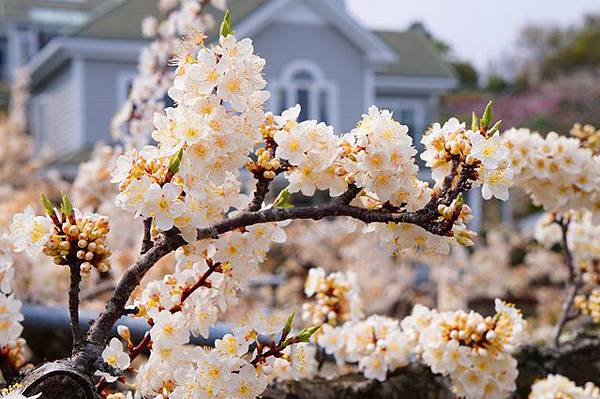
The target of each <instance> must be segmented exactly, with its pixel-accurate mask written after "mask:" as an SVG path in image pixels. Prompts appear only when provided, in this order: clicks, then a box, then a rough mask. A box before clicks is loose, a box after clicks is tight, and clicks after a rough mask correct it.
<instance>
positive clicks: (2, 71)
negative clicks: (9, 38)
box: [0, 38, 8, 81]
mask: <svg viewBox="0 0 600 399" xmlns="http://www.w3.org/2000/svg"><path fill="white" fill-rule="evenodd" d="M6 53H7V43H6V39H5V38H0V80H3V81H4V80H7V72H6V71H7V70H8V66H7V59H6V58H7V57H6V55H7V54H6Z"/></svg>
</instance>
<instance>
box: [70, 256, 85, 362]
mask: <svg viewBox="0 0 600 399" xmlns="http://www.w3.org/2000/svg"><path fill="white" fill-rule="evenodd" d="M69 269H70V271H71V284H70V286H69V318H70V321H71V333H72V335H73V350H74V351H75V349H78V348H79V347H80V346H81V344H82V342H83V335H82V333H81V326H80V325H79V290H80V288H79V285H80V284H81V269H80V268H79V264H78V263H77V262H73V263H70V264H69Z"/></svg>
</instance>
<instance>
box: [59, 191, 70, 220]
mask: <svg viewBox="0 0 600 399" xmlns="http://www.w3.org/2000/svg"><path fill="white" fill-rule="evenodd" d="M60 196H61V197H62V204H61V206H60V211H61V212H62V213H63V214H64V215H65V216H67V217H68V216H71V213H73V204H72V203H71V200H70V199H69V196H68V195H67V193H65V192H64V191H61V192H60Z"/></svg>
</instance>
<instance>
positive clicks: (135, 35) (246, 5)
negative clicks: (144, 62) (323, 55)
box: [0, 0, 454, 78]
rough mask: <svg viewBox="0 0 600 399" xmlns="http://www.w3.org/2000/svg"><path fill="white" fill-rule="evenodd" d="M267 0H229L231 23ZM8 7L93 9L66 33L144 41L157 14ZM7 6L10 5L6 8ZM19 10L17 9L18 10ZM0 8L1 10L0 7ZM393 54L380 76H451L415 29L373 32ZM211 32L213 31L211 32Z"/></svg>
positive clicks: (130, 6) (124, 6)
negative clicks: (144, 29) (146, 24)
mask: <svg viewBox="0 0 600 399" xmlns="http://www.w3.org/2000/svg"><path fill="white" fill-rule="evenodd" d="M268 1H269V0H229V1H228V2H227V5H228V8H229V9H230V12H231V18H232V22H233V26H234V27H235V26H236V24H237V22H239V21H241V20H243V19H244V18H246V17H247V16H249V15H250V14H252V13H253V12H254V11H256V10H257V9H258V8H260V7H261V6H262V5H264V4H265V3H267V2H268ZM6 3H7V9H8V8H10V9H11V12H12V13H13V14H15V15H16V14H17V13H18V12H21V13H23V12H25V11H23V10H26V9H27V7H28V5H29V6H31V5H32V4H34V3H35V4H41V3H44V4H54V5H55V6H56V5H57V4H60V5H61V6H63V8H68V7H69V8H70V7H73V8H86V9H89V8H91V7H92V5H95V6H96V8H95V10H94V12H93V13H92V14H91V17H90V18H89V20H88V22H86V23H85V24H83V25H82V26H79V27H77V28H75V29H73V30H71V32H70V33H69V34H70V35H72V36H77V37H92V38H104V39H125V40H143V39H144V38H143V37H142V34H141V24H142V20H143V19H144V18H145V17H146V16H147V15H154V16H157V17H159V10H158V9H157V1H155V0H88V1H87V2H86V3H85V5H86V6H85V7H84V6H83V4H82V3H67V2H64V3H63V2H61V3H57V2H51V1H48V0H7V1H6ZM0 4H2V3H1V0H0ZM8 5H10V7H8ZM19 10H20V11H19ZM0 11H1V10H0ZM209 12H210V13H211V14H212V15H213V16H214V18H215V21H216V22H217V23H218V22H219V21H221V19H222V17H223V12H221V11H219V10H217V9H215V8H212V7H210V10H209ZM375 33H376V34H377V35H378V36H379V37H380V38H381V39H382V40H383V41H384V42H385V43H386V44H387V45H388V46H389V47H390V48H391V49H392V50H394V52H395V53H397V54H398V61H397V62H396V63H395V64H393V65H389V66H386V67H384V68H383V69H382V70H380V71H378V73H379V74H382V75H392V76H394V75H400V76H423V77H441V78H453V77H454V72H453V70H452V69H451V68H450V67H449V66H448V65H447V64H446V63H445V62H444V60H443V59H442V58H441V56H440V55H439V53H438V51H437V50H436V49H435V48H434V46H433V44H432V43H431V41H430V40H429V39H427V38H426V37H425V36H423V35H422V34H421V33H419V32H414V31H404V32H398V31H376V32H375ZM213 34H214V32H213Z"/></svg>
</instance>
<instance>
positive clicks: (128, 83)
mask: <svg viewBox="0 0 600 399" xmlns="http://www.w3.org/2000/svg"><path fill="white" fill-rule="evenodd" d="M135 76H136V74H135V72H133V71H121V72H119V74H118V75H117V109H119V108H120V107H121V106H122V105H123V104H125V103H126V102H127V100H128V99H129V93H130V92H131V87H132V86H133V80H134V79H135Z"/></svg>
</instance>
